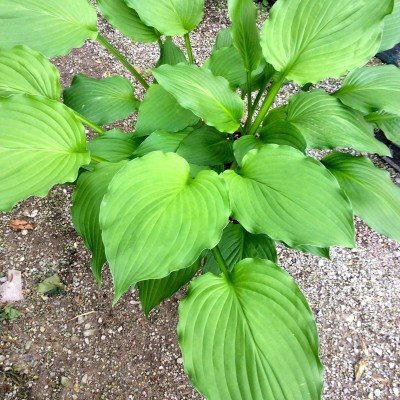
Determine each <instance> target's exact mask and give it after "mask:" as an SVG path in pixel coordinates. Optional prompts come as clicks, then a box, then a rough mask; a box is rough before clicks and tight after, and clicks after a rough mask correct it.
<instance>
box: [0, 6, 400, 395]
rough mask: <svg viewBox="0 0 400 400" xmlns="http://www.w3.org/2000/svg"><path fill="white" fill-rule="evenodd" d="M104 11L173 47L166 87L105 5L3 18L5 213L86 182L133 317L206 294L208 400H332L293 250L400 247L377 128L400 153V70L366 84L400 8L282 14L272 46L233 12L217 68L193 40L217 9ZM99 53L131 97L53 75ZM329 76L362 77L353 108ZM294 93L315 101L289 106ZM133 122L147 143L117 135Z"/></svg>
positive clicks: (350, 91)
mask: <svg viewBox="0 0 400 400" xmlns="http://www.w3.org/2000/svg"><path fill="white" fill-rule="evenodd" d="M97 7H98V9H99V11H100V12H101V13H102V14H103V16H104V17H105V18H106V19H107V20H108V21H109V23H110V24H111V25H112V26H113V27H114V28H115V29H117V30H119V31H120V32H121V33H122V34H124V35H126V36H127V37H129V38H131V39H132V40H133V41H134V42H147V43H151V42H156V43H158V45H159V47H160V58H159V61H158V63H157V65H151V66H149V68H150V69H149V74H147V75H146V76H143V75H141V74H140V73H139V71H138V70H137V68H135V66H134V65H133V64H132V63H131V62H129V61H128V60H127V59H126V58H125V57H124V56H123V55H122V54H121V53H120V52H119V51H118V50H117V49H116V48H115V47H114V46H113V45H112V44H110V43H109V42H108V41H107V40H106V39H105V38H104V37H103V36H102V35H101V34H100V33H99V32H98V29H97V14H96V10H95V7H94V5H92V4H91V3H88V2H86V0H68V1H63V0H0V96H1V97H0V209H1V210H3V211H8V210H10V209H11V208H12V207H13V206H14V204H16V203H17V202H19V201H21V200H24V199H26V198H28V197H29V196H44V195H46V194H47V192H48V191H49V189H50V188H51V187H52V186H54V185H56V184H62V183H65V182H74V183H75V184H76V187H75V190H74V195H73V206H72V219H73V223H74V225H75V227H76V230H77V231H78V233H79V234H80V235H81V236H82V238H83V240H84V242H85V244H86V245H87V247H88V248H89V249H90V250H91V252H92V254H93V256H92V261H91V267H92V270H93V274H94V276H95V278H96V280H97V281H98V282H101V279H102V268H103V265H104V264H105V263H106V262H107V263H108V265H109V268H110V269H111V273H112V276H113V282H114V288H115V302H117V301H118V300H119V299H120V298H121V296H123V295H124V293H125V292H126V291H127V290H129V289H130V288H132V287H133V286H137V287H138V289H139V293H140V300H141V303H142V306H143V309H144V311H145V313H146V314H149V313H150V312H151V310H152V309H153V308H154V307H156V306H157V305H158V304H159V303H160V302H161V301H162V300H163V299H165V298H167V297H169V296H171V295H173V294H174V293H175V292H176V291H178V290H179V289H180V288H181V287H182V286H183V285H185V284H186V283H188V282H189V281H192V282H191V283H190V285H189V288H188V291H187V295H186V297H185V298H184V299H183V300H182V301H181V304H180V307H179V325H178V335H179V342H180V346H181V349H182V353H183V360H184V366H185V369H186V371H187V373H188V375H189V377H190V380H191V381H192V383H193V385H194V386H195V387H196V388H197V389H198V390H199V391H200V392H201V393H202V394H203V395H204V396H205V397H206V398H207V399H209V400H229V399H232V400H241V399H243V400H253V399H254V400H266V399H271V400H272V399H274V400H278V399H279V400H292V399H293V400H300V399H302V400H304V399H319V398H321V392H322V375H323V373H322V366H321V362H320V360H319V356H318V347H319V344H318V334H317V329H316V325H315V322H314V318H313V315H312V312H311V310H310V307H309V306H308V304H307V301H306V299H305V297H304V295H303V294H302V293H301V291H300V289H299V288H298V286H297V285H296V283H295V282H294V281H293V279H292V278H291V277H290V276H289V274H288V273H287V272H285V271H284V270H283V269H282V268H281V267H279V266H278V260H277V253H276V250H275V246H276V244H277V243H280V245H284V246H287V247H290V248H293V249H296V250H299V251H303V252H309V253H313V254H316V255H319V256H323V257H329V248H330V247H331V246H343V247H349V248H351V247H354V245H355V232H354V224H353V216H354V215H357V216H358V217H360V218H361V219H362V220H364V221H365V222H366V223H367V224H368V225H370V226H371V227H372V228H374V229H375V230H376V231H378V232H379V233H381V234H383V235H386V236H388V237H390V238H392V239H395V240H400V189H399V188H398V187H396V186H395V185H394V184H393V183H392V181H391V179H390V177H389V175H388V174H387V173H386V172H384V171H382V170H380V169H378V168H376V167H375V166H374V165H373V164H372V162H371V161H370V160H369V159H368V157H367V155H366V154H367V153H373V154H379V155H389V150H388V148H387V147H386V146H385V145H384V144H382V143H381V142H379V141H377V140H376V139H375V137H374V129H375V128H377V127H379V128H381V129H382V130H383V131H384V132H385V134H386V135H387V137H388V138H390V140H392V141H393V142H397V143H400V72H399V70H398V69H397V68H396V67H394V66H374V67H371V66H367V67H365V66H364V65H365V64H366V63H367V62H368V61H369V60H370V58H371V57H372V56H373V55H374V54H375V53H377V52H378V51H379V50H384V49H387V48H390V47H392V46H393V45H394V44H395V43H396V42H398V41H400V37H399V29H398V18H399V12H400V1H399V0H395V1H393V0H368V1H365V0H351V1H349V0H278V1H277V2H276V4H275V5H274V6H273V7H272V9H271V10H270V15H269V18H268V19H267V20H266V21H265V22H264V24H263V27H262V29H261V31H259V29H258V25H257V23H256V22H257V10H256V7H255V5H254V4H253V2H252V1H251V0H229V1H228V10H229V17H230V19H231V22H232V23H231V26H230V27H229V28H227V29H223V30H221V32H220V33H219V34H218V37H217V39H216V42H215V45H214V48H213V49H212V51H211V54H210V55H209V58H208V59H207V60H206V61H205V62H204V63H203V64H202V65H200V63H199V62H196V59H195V57H194V53H193V51H192V47H191V43H190V35H191V32H192V31H193V30H195V29H196V27H197V25H198V24H199V23H200V22H201V20H202V17H203V12H204V0H98V3H97ZM176 37H182V38H183V41H182V43H185V47H186V49H183V48H180V47H179V46H177V44H176V40H174V39H175V38H176ZM86 40H95V41H98V42H99V43H100V44H101V45H103V46H104V47H105V48H106V49H107V50H109V52H110V53H111V54H112V55H113V56H115V59H116V62H121V63H122V64H123V65H124V67H125V68H126V69H127V71H129V72H130V73H131V74H132V80H128V79H126V78H125V77H122V76H110V77H107V78H105V79H93V78H92V77H88V76H84V75H81V74H80V75H77V76H76V77H75V78H74V79H73V81H72V84H71V86H70V87H68V88H65V90H64V91H63V90H62V88H61V85H60V79H59V78H60V77H59V73H58V71H57V69H56V68H55V67H54V65H53V64H52V63H51V61H49V58H50V59H51V58H52V57H56V56H62V55H66V54H67V53H68V52H69V51H71V50H72V49H73V48H77V47H80V46H82V45H83V44H84V42H85V41H86ZM133 63H134V60H133ZM150 75H152V76H151V77H149V76H150ZM328 77H330V78H341V77H343V78H344V81H343V84H342V86H341V88H340V89H339V90H337V91H336V92H335V93H327V92H325V91H324V90H322V89H320V88H318V87H321V86H318V82H320V81H321V80H323V79H325V78H328ZM288 81H293V82H294V83H296V84H298V85H299V86H298V87H299V90H298V92H297V93H296V94H294V95H293V97H291V98H290V100H289V101H288V103H287V104H285V105H283V106H280V107H276V106H274V100H275V99H276V97H277V95H278V94H279V92H280V91H281V90H282V87H283V86H284V85H285V83H286V82H288ZM133 84H137V85H141V86H142V87H143V88H144V90H145V92H146V93H145V95H144V97H143V98H140V99H138V98H137V97H136V96H135V92H134V87H133ZM300 88H301V90H300ZM139 97H140V96H139ZM132 113H137V118H136V123H135V124H134V125H133V126H132V129H131V131H130V132H122V131H121V130H118V129H111V128H110V129H107V128H106V127H110V124H112V123H114V122H115V121H117V120H121V119H124V118H126V117H128V116H130V115H132ZM85 126H86V127H87V128H90V130H91V132H92V134H91V135H89V136H86V134H85ZM111 126H112V125H111ZM93 134H94V135H93ZM89 137H90V139H89ZM349 148H350V149H352V151H348V150H346V151H343V149H349ZM309 149H321V150H326V152H325V153H324V157H323V158H322V159H321V158H320V159H318V160H317V159H314V158H313V157H312V156H310V152H309ZM332 150H333V151H332ZM312 154H321V152H319V153H317V152H312Z"/></svg>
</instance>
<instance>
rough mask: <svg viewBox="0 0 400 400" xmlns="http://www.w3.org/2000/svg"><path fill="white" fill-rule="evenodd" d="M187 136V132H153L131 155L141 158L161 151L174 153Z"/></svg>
mask: <svg viewBox="0 0 400 400" xmlns="http://www.w3.org/2000/svg"><path fill="white" fill-rule="evenodd" d="M188 134H189V131H183V132H175V133H171V132H166V131H156V132H153V133H152V134H151V135H150V136H149V137H148V138H146V139H145V140H144V141H143V142H142V143H141V144H140V146H139V147H138V148H137V149H136V151H135V152H134V153H133V154H134V156H135V157H141V156H144V155H146V154H148V153H151V152H152V151H157V150H161V151H163V152H165V153H167V152H173V153H175V152H176V151H177V150H178V148H179V145H180V144H181V142H182V140H183V139H185V137H186V136H187V135H188Z"/></svg>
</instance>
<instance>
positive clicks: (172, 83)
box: [153, 64, 244, 133]
mask: <svg viewBox="0 0 400 400" xmlns="http://www.w3.org/2000/svg"><path fill="white" fill-rule="evenodd" d="M153 75H154V77H155V78H156V79H157V81H158V83H159V84H160V85H161V86H162V87H163V88H164V89H165V90H167V91H168V92H169V93H171V94H172V95H173V96H174V97H175V98H176V100H177V101H178V103H179V104H180V105H181V106H182V107H184V108H187V109H189V110H191V111H192V112H193V113H194V114H196V115H197V116H198V117H200V118H202V119H204V121H205V122H206V124H207V125H211V126H215V127H216V128H217V129H218V130H219V131H221V132H228V133H233V132H235V131H236V129H237V128H238V127H239V121H240V119H241V117H242V115H243V112H244V105H243V101H242V100H241V99H240V97H239V96H238V95H237V94H236V93H234V92H232V91H231V90H230V88H229V83H228V81H227V80H226V79H224V78H222V77H221V76H214V75H213V74H212V73H211V72H210V71H208V70H207V69H203V68H199V67H196V66H194V65H183V64H179V65H175V66H170V65H163V66H161V67H158V68H156V69H153Z"/></svg>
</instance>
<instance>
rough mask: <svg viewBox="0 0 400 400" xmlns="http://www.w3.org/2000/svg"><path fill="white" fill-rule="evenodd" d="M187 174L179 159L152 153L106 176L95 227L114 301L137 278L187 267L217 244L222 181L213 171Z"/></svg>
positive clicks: (225, 207) (224, 203) (223, 203)
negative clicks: (98, 228)
mask: <svg viewBox="0 0 400 400" xmlns="http://www.w3.org/2000/svg"><path fill="white" fill-rule="evenodd" d="M189 173H190V167H189V164H188V163H187V162H186V161H185V160H184V159H183V158H182V157H179V156H177V155H176V154H174V153H167V154H164V153H161V152H153V153H150V154H148V155H146V156H144V157H142V158H137V159H134V160H132V161H130V162H129V163H128V164H127V165H126V166H125V167H124V168H123V169H122V170H121V171H120V172H119V173H118V174H117V175H116V176H115V177H114V179H113V180H112V182H111V184H110V186H109V189H108V192H107V194H106V195H105V197H104V200H103V204H102V206H101V210H100V226H101V228H102V231H103V242H104V246H105V249H106V256H107V260H108V262H109V264H110V268H111V272H112V275H113V280H114V287H115V301H117V300H118V299H119V298H120V297H121V295H122V294H123V293H125V292H126V291H127V290H128V289H129V288H130V287H131V286H132V285H134V284H136V283H137V282H140V281H143V280H149V279H160V278H164V277H166V276H167V275H169V274H170V273H171V272H174V271H177V270H180V269H182V268H186V267H188V266H190V265H192V264H193V263H194V261H195V260H196V259H197V258H198V257H199V255H200V253H201V252H202V251H203V250H204V249H210V248H213V247H214V246H215V245H216V244H217V243H218V242H219V240H220V237H221V235H222V230H223V229H224V227H225V226H226V224H227V222H228V217H229V214H230V210H229V201H228V195H227V192H226V188H225V185H224V182H223V180H222V178H221V177H219V176H218V174H217V173H215V172H214V171H200V172H199V174H198V175H197V176H196V178H195V179H191V178H190V176H189Z"/></svg>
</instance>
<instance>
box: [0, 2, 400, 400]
mask: <svg viewBox="0 0 400 400" xmlns="http://www.w3.org/2000/svg"><path fill="white" fill-rule="evenodd" d="M226 25H228V19H227V12H226V9H225V8H224V6H223V5H222V2H218V1H214V2H208V4H207V15H206V17H205V21H204V22H203V23H202V24H201V26H200V27H199V29H198V30H197V31H196V32H195V33H194V34H193V47H194V53H195V57H196V59H197V60H199V61H200V62H201V61H202V60H204V58H205V56H206V55H207V54H208V53H209V51H210V49H211V47H212V44H213V42H214V38H215V35H216V33H217V32H218V30H219V29H220V28H221V27H224V26H226ZM100 26H101V31H102V33H103V34H104V36H106V37H107V38H109V39H110V40H111V42H112V43H114V44H115V45H116V46H117V47H118V48H119V49H120V51H121V52H123V53H124V54H126V55H127V56H128V58H129V59H130V60H131V61H132V62H133V63H134V64H135V65H137V66H138V67H139V68H140V69H141V70H142V71H144V70H145V68H148V66H151V65H154V64H155V63H156V61H157V57H158V49H157V46H156V45H150V46H149V45H146V46H143V45H137V44H135V45H133V44H132V43H131V42H130V41H129V40H127V39H123V38H122V36H121V35H119V34H118V33H113V31H112V30H111V29H110V27H109V26H108V25H107V24H106V23H105V22H104V21H102V20H101V22H100ZM55 64H56V65H57V66H58V68H59V69H60V71H61V75H62V82H63V85H64V86H68V85H69V83H70V82H71V79H72V77H73V76H74V75H75V74H76V73H78V72H82V73H85V74H87V75H90V76H92V77H97V78H101V77H104V76H107V75H110V74H115V73H119V74H121V73H122V74H124V75H125V76H127V77H129V75H128V74H127V73H126V72H125V71H124V69H123V67H122V66H120V65H119V64H118V62H116V61H114V60H113V59H112V57H111V56H109V55H108V54H107V53H106V51H105V50H103V49H102V48H101V47H100V45H98V44H97V43H93V42H91V43H87V44H86V45H85V46H84V47H83V48H81V49H78V50H74V51H73V52H72V53H71V54H70V55H69V56H68V57H66V58H63V59H60V60H55ZM337 84H338V83H337V82H336V81H332V80H328V81H326V82H324V83H323V85H322V86H323V87H324V88H325V89H327V90H334V88H335V87H336V86H337ZM296 90H298V88H297V87H296V86H295V85H287V86H286V88H285V91H284V92H283V94H282V95H280V96H279V98H278V102H283V101H285V100H286V98H287V94H288V93H289V92H293V91H296ZM137 94H138V96H139V97H140V96H141V95H142V93H141V92H140V89H138V93H137ZM133 121H134V117H133V118H131V119H128V120H127V121H124V122H123V123H119V124H117V125H118V126H120V127H122V128H124V129H125V130H129V129H132V126H133ZM374 161H375V162H376V163H378V164H379V165H380V166H381V167H383V168H386V169H388V170H389V172H390V173H391V175H392V177H393V179H394V180H395V181H396V182H397V183H400V175H399V174H397V175H396V173H395V172H394V171H393V170H391V169H390V168H389V167H388V166H387V165H384V164H381V163H380V161H379V160H375V159H374ZM71 192H72V187H71V186H70V185H63V186H58V187H55V188H54V189H53V190H51V192H50V193H49V196H48V197H47V198H45V199H39V198H31V199H28V200H26V201H24V202H22V203H21V204H20V205H18V206H17V207H15V208H14V209H13V211H12V212H11V213H8V214H4V213H3V214H1V213H0V276H1V274H3V275H5V274H6V272H7V271H8V270H9V269H17V270H19V271H21V272H22V277H23V284H24V295H25V300H24V301H22V302H19V303H17V304H16V305H15V308H17V309H18V310H19V311H20V312H21V313H22V315H21V316H20V317H19V318H17V319H15V320H13V321H3V322H2V323H1V322H0V399H4V400H6V399H7V400H8V399H18V400H28V399H32V400H33V399H34V400H39V399H41V400H61V399H63V400H64V399H65V400H67V399H68V400H70V399H79V400H100V399H102V400H128V399H135V400H141V399H154V400H189V399H202V396H200V395H199V394H198V393H197V392H196V391H195V390H194V389H193V388H192V386H191V384H190V383H189V381H188V379H187V378H186V375H185V373H184V370H183V366H182V359H181V353H180V350H179V346H178V343H177V337H176V332H175V328H176V324H177V306H178V302H179V298H181V297H182V296H184V291H182V292H181V293H179V294H178V295H176V296H174V297H173V298H172V299H170V300H168V301H165V302H164V303H163V304H162V305H161V306H160V307H159V308H158V309H157V310H156V311H155V312H153V313H152V314H151V316H150V318H149V319H146V318H145V317H144V315H143V313H142V312H141V309H140V305H139V303H138V298H137V293H136V291H135V290H132V291H131V292H130V293H129V294H127V295H125V296H124V297H123V299H122V300H121V301H120V302H119V303H118V304H117V305H116V306H115V307H114V308H113V307H112V306H111V303H112V297H113V296H112V285H111V279H110V275H109V273H108V271H107V270H106V271H105V279H104V284H103V287H101V288H99V287H97V286H96V284H95V282H94V279H93V277H92V275H91V272H90V268H89V261H90V254H89V253H88V251H87V250H86V249H85V246H84V244H83V242H82V240H81V239H80V238H79V237H78V236H77V234H76V233H75V231H74V229H73V226H72V223H71V219H70V215H69V208H70V205H71ZM15 219H23V220H26V221H27V222H29V223H31V224H32V225H33V228H34V229H33V230H29V231H14V230H12V229H11V228H10V223H11V221H12V220H15ZM356 223H357V244H358V247H357V249H353V250H345V249H333V251H332V259H331V260H330V261H328V260H321V259H318V258H316V257H314V256H310V255H304V254H301V253H298V252H293V251H288V250H284V249H282V248H279V258H280V263H281V265H282V266H283V267H285V268H286V269H287V270H288V271H289V272H290V273H291V275H292V276H293V278H294V279H295V280H296V281H297V282H298V283H299V285H300V286H301V288H302V290H303V291H304V293H305V295H306V296H307V298H308V300H309V302H310V305H311V307H312V309H313V311H314V313H315V316H316V319H317V323H318V327H319V331H320V335H321V357H322V360H323V363H324V365H325V382H326V383H325V391H324V399H329V400H341V399H343V400H360V399H387V400H391V399H398V398H400V395H399V391H400V356H399V355H400V338H399V336H400V335H399V332H400V320H399V310H400V245H399V244H398V243H396V242H394V241H392V240H389V239H386V238H384V237H382V236H380V235H379V234H377V233H375V232H373V231H372V230H371V229H369V228H368V227H367V226H366V225H364V224H363V223H362V222H360V221H358V220H357V221H356ZM55 273H57V274H58V275H59V276H60V278H61V281H62V282H63V283H64V285H65V290H61V291H58V292H57V293H55V294H53V295H52V296H43V295H39V294H38V293H37V291H36V287H37V284H38V283H39V282H41V281H42V280H43V279H44V278H46V277H48V276H51V275H53V274H55ZM362 367H364V370H363V373H362V374H360V372H361V369H360V368H362ZM355 370H358V371H359V374H360V375H361V376H360V377H359V379H358V380H357V381H356V379H355Z"/></svg>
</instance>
